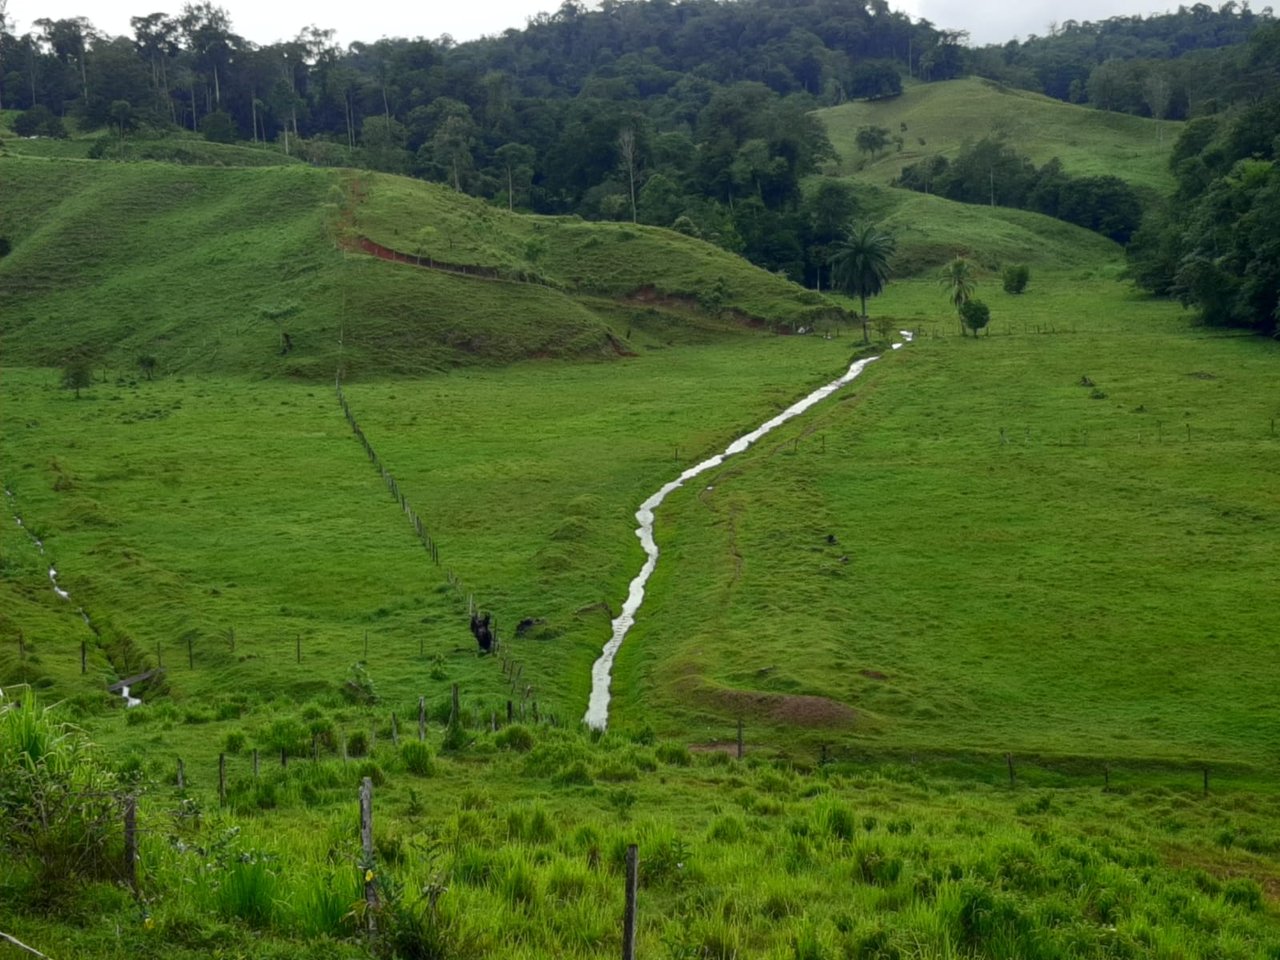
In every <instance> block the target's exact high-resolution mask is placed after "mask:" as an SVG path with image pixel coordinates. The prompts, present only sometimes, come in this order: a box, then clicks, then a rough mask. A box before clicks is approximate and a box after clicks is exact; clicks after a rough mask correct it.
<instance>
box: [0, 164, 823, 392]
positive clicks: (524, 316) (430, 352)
mask: <svg viewBox="0 0 1280 960" xmlns="http://www.w3.org/2000/svg"><path fill="white" fill-rule="evenodd" d="M0 164H3V170H4V177H5V182H6V190H5V191H4V194H3V196H0V231H2V232H3V233H4V234H5V235H7V236H9V238H10V239H11V240H12V242H13V244H14V250H13V253H12V254H11V255H10V256H9V257H7V258H5V260H4V261H3V262H2V263H0V279H2V280H3V285H2V286H0V316H2V318H3V319H2V320H0V335H2V336H3V337H4V339H5V342H6V348H7V353H8V356H9V358H10V360H11V361H26V362H31V363H41V364H49V365H57V364H60V363H61V362H62V361H63V360H64V358H65V357H66V356H67V355H68V354H69V353H71V352H73V351H81V352H83V353H85V354H87V355H89V356H91V357H93V358H95V359H104V360H108V361H109V362H110V363H112V364H114V365H115V366H117V367H119V366H122V365H129V364H131V363H132V361H133V359H134V357H136V356H137V355H139V354H143V353H146V354H151V355H154V356H156V357H157V359H158V361H159V364H160V367H161V369H163V370H166V371H168V372H178V371H222V372H253V373H261V374H273V373H284V374H288V375H291V376H302V377H307V378H312V379H318V378H327V377H331V376H332V375H333V371H334V370H335V369H336V367H337V363H338V356H339V353H340V352H341V353H342V355H343V358H344V361H345V362H346V364H347V366H348V369H349V370H350V371H351V372H352V373H353V374H354V373H358V372H366V371H383V372H421V371H424V370H433V369H442V368H447V367H450V366H454V365H457V364H467V363H477V362H481V363H493V362H497V363H507V362H511V361H514V360H518V359H521V358H524V357H530V356H591V355H594V356H601V355H606V354H609V355H612V354H616V353H617V352H618V351H619V350H623V351H624V352H625V350H626V349H627V348H626V347H625V346H622V345H621V344H620V342H619V340H618V338H619V337H622V338H625V334H626V331H627V330H628V329H631V328H632V327H637V326H638V327H643V325H644V321H645V318H646V317H650V316H656V315H658V314H660V313H661V312H662V309H661V308H663V307H664V304H662V303H652V302H649V303H648V304H642V303H639V302H636V303H633V302H631V300H630V299H629V297H631V295H635V296H637V297H639V298H641V299H643V300H646V301H653V300H654V299H655V298H657V299H659V300H662V299H664V298H665V299H667V300H669V301H670V300H671V298H673V297H674V298H677V299H676V300H675V301H672V302H668V303H666V304H665V307H667V308H671V309H676V310H677V311H678V312H679V313H680V315H681V317H682V318H683V320H684V322H685V323H686V324H687V325H690V326H693V327H696V326H699V325H706V324H709V325H711V326H713V327H715V326H723V325H724V324H723V323H721V322H720V321H719V320H718V319H717V318H716V316H715V311H713V312H712V313H708V312H707V311H699V310H698V309H697V302H696V299H695V298H696V296H697V294H698V293H700V292H702V291H703V290H705V289H707V288H709V287H712V286H714V285H715V284H716V283H717V282H718V281H722V290H723V291H724V292H723V296H722V297H721V298H720V301H719V303H718V304H717V307H716V309H717V310H719V309H724V310H729V311H733V312H735V313H737V314H738V315H740V316H743V317H748V318H751V319H753V320H756V321H758V322H760V323H763V324H767V325H773V324H794V323H797V322H802V321H803V319H804V318H805V317H807V316H810V315H811V314H813V313H815V312H818V313H820V312H822V311H825V310H826V309H828V308H829V306H830V304H829V302H828V301H826V300H825V299H824V298H822V297H820V296H818V295H817V294H815V293H813V292H811V291H806V290H803V289H801V288H799V287H797V286H795V285H794V284H790V283H788V282H787V281H785V280H782V279H779V278H777V277H773V276H771V275H769V274H766V273H764V272H762V271H759V270H757V269H756V268H754V267H752V266H751V265H750V264H748V263H747V262H746V261H744V260H742V259H741V258H740V257H735V256H732V255H730V254H726V253H724V252H723V251H721V250H719V249H717V248H714V247H712V246H710V245H709V244H704V243H701V242H700V241H694V240H690V239H689V238H686V237H681V236H679V235H677V234H673V233H670V232H667V231H661V230H656V229H652V228H643V227H641V228H627V227H619V226H617V225H612V224H608V225H604V224H586V223H582V222H577V221H574V222H560V221H556V220H548V219H545V218H542V219H537V218H521V217H516V216H511V215H508V214H506V213H504V212H500V211H494V210H493V209H492V208H491V207H489V206H487V205H485V204H483V203H482V202H480V201H477V200H473V199H470V198H466V197H462V196H459V195H457V194H453V193H451V192H450V191H447V190H444V189H442V188H439V187H433V186H430V185H427V184H421V183H416V182H411V181H406V180H402V179H400V178H394V177H383V176H377V175H360V176H354V175H351V174H347V173H343V172H341V171H337V170H317V169H312V168H307V167H302V166H297V165H295V166H291V167H279V168H267V169H248V168H239V169H232V168H227V169H222V168H212V167H205V166H194V167H187V166H178V165H172V164H160V163H137V164H131V163H126V164H120V163H114V162H105V161H104V162H96V163H90V162H73V161H57V160H45V159H34V158H23V157H10V158H8V159H3V160H0ZM357 233H359V234H367V235H369V236H370V237H371V238H373V239H375V240H378V239H380V240H381V241H384V242H385V243H386V245H387V246H390V247H393V248H395V247H397V246H398V247H405V246H408V247H410V250H409V251H408V252H411V253H418V252H420V251H422V250H424V249H425V250H426V252H428V253H430V254H431V255H433V256H435V257H436V258H437V259H441V260H446V261H447V262H449V263H453V264H459V265H478V266H480V267H485V268H489V270H490V272H493V273H496V274H500V275H502V276H510V277H524V276H526V275H533V279H537V280H541V281H542V282H529V283H523V282H522V283H510V282H509V283H495V282H493V281H492V280H489V279H484V278H476V277H465V276H460V275H457V274H454V273H447V272H440V271H433V270H426V269H421V270H420V269H414V268H411V267H407V266H405V265H401V264H392V263H385V262H382V261H379V260H377V259H375V258H373V257H371V256H368V255H366V254H363V253H361V252H360V251H359V250H358V248H356V247H355V246H353V241H354V238H355V236H356V234H357ZM498 238H500V239H498ZM348 247H350V249H348ZM601 295H605V296H606V297H608V298H609V300H610V301H611V302H609V303H607V304H604V305H603V307H602V306H601V304H600V303H599V297H600V296H601ZM633 315H634V316H633ZM464 316H465V318H466V323H465V324H461V323H460V322H459V319H460V318H461V317H464ZM612 326H616V327H618V329H617V331H616V332H611V327H612ZM344 331H345V339H344V333H343V332H344ZM284 333H288V334H289V338H290V342H291V343H292V350H291V351H289V352H287V353H282V352H281V351H282V346H283V343H284V340H283V334H284Z"/></svg>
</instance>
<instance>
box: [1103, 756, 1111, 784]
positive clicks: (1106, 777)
mask: <svg viewBox="0 0 1280 960" xmlns="http://www.w3.org/2000/svg"><path fill="white" fill-rule="evenodd" d="M1102 789H1103V790H1104V791H1106V790H1110V789H1111V764H1109V763H1104V764H1103V765H1102Z"/></svg>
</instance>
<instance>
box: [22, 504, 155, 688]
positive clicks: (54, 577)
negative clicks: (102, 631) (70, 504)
mask: <svg viewBox="0 0 1280 960" xmlns="http://www.w3.org/2000/svg"><path fill="white" fill-rule="evenodd" d="M4 495H5V496H6V497H8V498H9V506H10V509H15V508H16V504H17V498H16V497H15V496H14V495H13V491H12V490H10V489H9V488H8V487H5V488H4ZM13 519H14V520H15V521H17V524H18V526H20V527H21V528H22V532H23V533H25V534H26V535H27V538H28V539H30V541H31V542H32V543H33V544H34V545H35V548H36V550H37V551H38V552H39V554H40V556H42V557H43V556H44V541H43V540H41V539H40V538H39V537H37V536H36V535H35V534H34V533H32V532H31V529H30V528H29V527H28V526H27V525H26V524H25V523H23V522H22V517H20V516H19V515H18V514H17V513H16V512H15V513H14V515H13ZM49 583H50V584H51V585H52V586H53V592H54V593H56V594H57V595H58V596H59V597H60V598H61V599H63V600H66V601H68V602H69V601H70V600H71V594H70V593H68V592H67V591H66V590H63V589H62V587H61V586H59V584H58V568H57V567H55V566H53V565H52V564H50V565H49ZM76 612H77V613H79V614H80V619H82V620H83V621H84V624H85V626H86V627H89V628H90V629H93V621H92V620H90V619H89V614H88V613H86V612H85V609H84V607H80V608H79V609H78V610H77V611H76ZM120 695H121V696H122V697H124V705H125V706H126V707H136V706H139V705H141V703H142V701H141V700H139V699H138V698H137V697H131V696H129V688H128V687H124V688H123V689H122V690H121V691H120Z"/></svg>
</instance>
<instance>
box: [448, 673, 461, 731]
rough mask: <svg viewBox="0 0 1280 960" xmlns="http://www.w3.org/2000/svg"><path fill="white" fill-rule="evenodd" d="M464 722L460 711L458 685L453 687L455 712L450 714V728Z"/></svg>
mask: <svg viewBox="0 0 1280 960" xmlns="http://www.w3.org/2000/svg"><path fill="white" fill-rule="evenodd" d="M461 722H462V713H461V711H459V709H458V685H457V684H456V683H455V684H454V685H453V712H452V713H450V714H449V726H454V725H456V724H459V723H461Z"/></svg>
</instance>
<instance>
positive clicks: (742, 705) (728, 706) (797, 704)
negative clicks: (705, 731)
mask: <svg viewBox="0 0 1280 960" xmlns="http://www.w3.org/2000/svg"><path fill="white" fill-rule="evenodd" d="M710 696H711V699H712V700H713V701H714V702H715V705H716V707H717V708H719V709H720V710H721V711H723V712H724V713H728V714H732V715H737V716H741V717H742V718H743V719H744V720H746V721H747V722H750V721H751V720H753V719H754V720H764V721H767V722H769V723H777V724H785V725H787V726H793V727H809V728H821V729H832V728H840V727H851V726H853V724H854V722H855V721H856V720H857V718H858V714H857V712H856V711H855V710H854V709H853V707H851V706H849V705H848V704H846V703H841V702H840V701H839V700H831V699H829V698H827V697H815V696H810V695H808V694H794V693H768V692H765V691H760V690H717V691H714V692H712V693H711V694H710Z"/></svg>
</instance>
